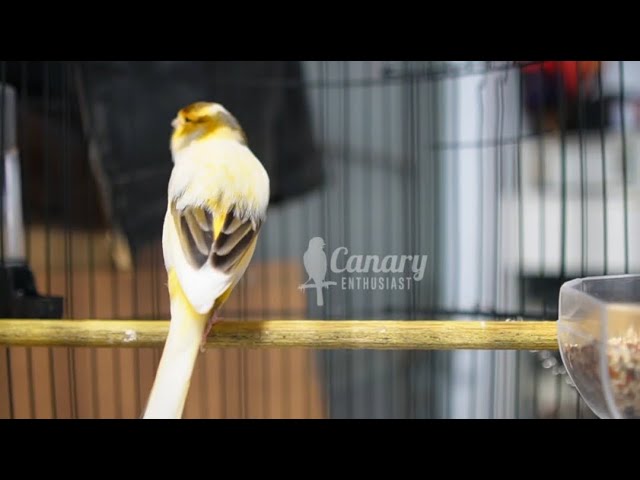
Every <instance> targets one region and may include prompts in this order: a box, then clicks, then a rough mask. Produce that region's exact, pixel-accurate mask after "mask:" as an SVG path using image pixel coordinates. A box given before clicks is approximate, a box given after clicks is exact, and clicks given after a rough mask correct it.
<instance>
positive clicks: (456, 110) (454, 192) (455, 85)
mask: <svg viewBox="0 0 640 480" xmlns="http://www.w3.org/2000/svg"><path fill="white" fill-rule="evenodd" d="M451 83H452V85H451V88H452V96H453V99H452V114H451V121H452V124H453V128H452V131H453V139H454V140H453V141H454V143H456V144H457V143H458V142H460V118H459V116H460V83H459V80H458V79H457V78H456V77H454V78H452V79H451ZM452 161H453V165H452V169H451V177H452V188H451V210H452V211H453V215H452V217H453V225H452V237H453V242H452V243H453V246H452V250H453V275H452V278H453V289H452V292H451V294H452V295H451V296H452V299H453V305H452V306H453V308H454V310H457V309H458V308H459V306H460V270H461V265H460V255H461V247H460V222H459V219H460V198H459V190H460V174H459V172H460V147H459V145H455V148H454V149H453V158H452ZM418 221H419V219H416V224H417V222H418ZM444 355H445V357H444V358H445V359H446V370H445V376H444V378H445V382H446V383H445V386H444V388H443V390H444V391H445V392H447V393H448V392H451V371H452V370H451V364H452V358H453V355H454V352H451V351H448V352H444ZM444 407H445V411H444V416H445V418H450V417H451V399H449V398H448V395H447V397H446V401H445V404H444Z"/></svg>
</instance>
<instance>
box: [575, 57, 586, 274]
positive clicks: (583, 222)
mask: <svg viewBox="0 0 640 480" xmlns="http://www.w3.org/2000/svg"><path fill="white" fill-rule="evenodd" d="M576 75H577V78H578V82H577V93H578V148H579V153H580V219H581V221H580V227H581V232H580V235H581V248H580V253H581V254H582V255H581V256H580V276H581V277H584V274H585V271H586V268H587V249H588V244H587V241H588V239H587V236H588V231H589V228H588V224H587V222H588V216H587V208H588V205H587V202H588V198H587V196H588V192H587V185H586V183H587V166H586V152H585V148H584V135H583V128H584V123H583V122H584V105H583V102H584V93H583V91H582V75H580V62H576Z"/></svg>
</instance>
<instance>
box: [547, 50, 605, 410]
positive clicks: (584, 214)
mask: <svg viewBox="0 0 640 480" xmlns="http://www.w3.org/2000/svg"><path fill="white" fill-rule="evenodd" d="M576 75H577V78H578V82H577V93H578V141H579V150H580V213H581V227H582V232H581V235H582V245H581V250H582V256H581V259H580V276H581V277H584V276H585V272H586V271H587V270H588V268H589V266H588V258H589V257H588V252H589V223H588V222H589V216H588V209H589V198H588V195H589V192H588V171H587V159H586V156H587V150H586V148H585V146H584V135H583V130H584V117H585V112H584V99H585V95H584V90H583V78H582V75H581V73H580V62H576ZM603 230H604V231H606V228H604V229H603ZM565 385H566V383H565V382H563V381H562V376H561V375H558V388H559V389H564V388H565ZM575 393H576V417H578V418H579V416H580V395H578V392H577V390H576V392H575ZM559 408H561V406H559Z"/></svg>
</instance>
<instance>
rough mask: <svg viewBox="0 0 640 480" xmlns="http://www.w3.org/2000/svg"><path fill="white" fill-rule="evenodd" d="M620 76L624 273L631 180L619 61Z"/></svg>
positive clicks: (627, 245) (626, 259)
mask: <svg viewBox="0 0 640 480" xmlns="http://www.w3.org/2000/svg"><path fill="white" fill-rule="evenodd" d="M618 72H619V76H620V80H619V82H620V128H621V133H622V198H623V202H624V273H629V192H628V188H629V182H628V181H627V179H628V177H627V175H628V163H627V134H626V126H625V119H624V102H625V95H624V62H623V61H619V62H618Z"/></svg>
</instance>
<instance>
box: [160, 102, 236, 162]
mask: <svg viewBox="0 0 640 480" xmlns="http://www.w3.org/2000/svg"><path fill="white" fill-rule="evenodd" d="M171 126H172V127H173V134H172V135H171V151H172V152H177V151H179V150H181V149H183V148H185V147H186V146H188V145H190V144H191V142H194V141H199V140H203V139H207V138H229V139H233V140H236V141H238V142H241V143H244V144H246V143H247V138H246V136H245V133H244V131H243V130H242V127H241V126H240V123H239V122H238V120H236V118H235V117H234V116H233V115H231V113H229V111H228V110H227V109H226V108H224V107H223V106H222V105H220V104H219V103H213V102H196V103H192V104H191V105H188V106H186V107H184V108H182V109H181V110H180V111H178V114H177V115H176V117H175V118H174V119H173V121H172V122H171Z"/></svg>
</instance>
